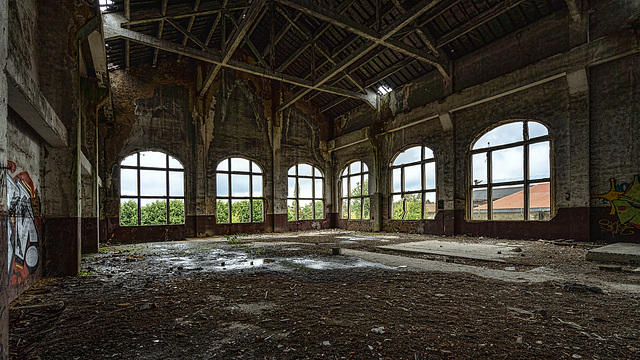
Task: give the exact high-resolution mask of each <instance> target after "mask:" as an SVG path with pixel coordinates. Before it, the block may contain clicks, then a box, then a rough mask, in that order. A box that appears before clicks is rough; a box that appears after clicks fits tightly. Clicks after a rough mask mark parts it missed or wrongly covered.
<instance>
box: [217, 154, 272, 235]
mask: <svg viewBox="0 0 640 360" xmlns="http://www.w3.org/2000/svg"><path fill="white" fill-rule="evenodd" d="M263 193H264V191H263V178H262V169H261V168H260V166H258V164H256V163H255V162H253V161H251V160H248V159H244V158H240V157H232V158H228V159H224V160H222V161H220V162H219V163H218V166H217V167H216V223H218V224H224V223H249V222H263V221H264V197H263V196H264V195H263Z"/></svg>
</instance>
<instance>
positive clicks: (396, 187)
mask: <svg viewBox="0 0 640 360" xmlns="http://www.w3.org/2000/svg"><path fill="white" fill-rule="evenodd" d="M401 180H402V178H401V175H400V169H393V192H400V191H402V188H401V187H400V182H401Z"/></svg>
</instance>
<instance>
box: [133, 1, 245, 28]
mask: <svg viewBox="0 0 640 360" xmlns="http://www.w3.org/2000/svg"><path fill="white" fill-rule="evenodd" d="M227 3H228V0H227V1H225V2H224V3H222V4H220V3H218V4H216V3H215V2H214V3H208V2H207V3H205V4H207V5H209V4H212V6H207V7H209V8H208V9H202V8H200V9H199V10H197V11H187V12H180V11H173V12H168V13H167V9H166V8H165V12H164V14H163V13H162V12H160V13H158V10H155V11H153V12H150V11H137V12H134V13H132V14H131V19H132V20H129V21H127V22H126V23H124V25H129V26H133V25H142V24H149V23H154V22H158V21H162V20H164V19H165V18H167V17H169V18H172V19H184V18H191V17H193V16H208V15H214V14H219V13H220V12H221V11H225V10H226V11H237V10H244V9H248V8H249V5H248V3H247V2H244V3H243V4H239V5H236V4H235V3H234V5H233V6H230V7H227ZM202 7H204V4H203V6H202Z"/></svg>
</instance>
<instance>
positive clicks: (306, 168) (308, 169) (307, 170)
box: [298, 164, 313, 176]
mask: <svg viewBox="0 0 640 360" xmlns="http://www.w3.org/2000/svg"><path fill="white" fill-rule="evenodd" d="M312 169H313V167H312V166H311V165H309V164H298V175H303V176H311V174H312Z"/></svg>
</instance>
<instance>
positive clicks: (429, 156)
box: [424, 146, 433, 160]
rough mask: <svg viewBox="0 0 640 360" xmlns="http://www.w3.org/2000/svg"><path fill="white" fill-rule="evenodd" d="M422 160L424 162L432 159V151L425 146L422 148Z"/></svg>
mask: <svg viewBox="0 0 640 360" xmlns="http://www.w3.org/2000/svg"><path fill="white" fill-rule="evenodd" d="M424 159H425V160H429V159H433V150H431V149H429V148H428V147H426V146H425V147H424Z"/></svg>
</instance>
